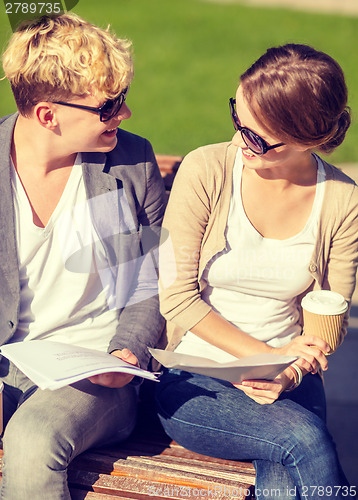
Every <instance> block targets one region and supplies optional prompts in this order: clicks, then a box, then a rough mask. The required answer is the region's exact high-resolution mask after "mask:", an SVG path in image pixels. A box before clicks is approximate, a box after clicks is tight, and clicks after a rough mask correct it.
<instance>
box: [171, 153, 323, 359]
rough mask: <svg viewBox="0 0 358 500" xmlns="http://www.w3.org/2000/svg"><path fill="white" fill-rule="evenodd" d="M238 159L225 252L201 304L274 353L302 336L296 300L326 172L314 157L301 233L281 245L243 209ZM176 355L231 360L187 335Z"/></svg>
mask: <svg viewBox="0 0 358 500" xmlns="http://www.w3.org/2000/svg"><path fill="white" fill-rule="evenodd" d="M240 153H241V152H240V151H239V153H238V155H237V157H236V162H235V165H234V170H233V191H232V197H231V203H230V209H229V215H228V220H227V226H226V233H225V234H226V249H225V250H223V251H222V252H220V253H219V254H217V255H215V256H214V258H213V259H211V261H210V262H209V263H208V265H207V267H206V269H205V270H204V273H203V279H204V280H205V281H206V283H207V286H206V287H205V288H204V290H203V292H202V298H203V300H205V302H207V303H208V304H210V305H211V306H212V307H213V309H214V310H215V311H217V312H218V313H220V314H221V315H222V316H223V317H224V318H225V319H227V320H228V321H230V322H231V323H233V324H234V325H236V326H237V327H238V328H240V330H242V331H244V332H245V333H248V334H249V335H251V336H252V337H254V338H256V339H258V340H261V341H263V342H266V343H267V344H269V345H270V346H272V347H280V346H282V345H285V344H287V343H288V342H290V341H291V340H292V339H293V338H294V337H295V336H297V335H299V334H300V332H301V327H300V325H299V324H298V320H299V311H298V308H297V303H296V297H297V295H299V294H300V293H302V292H304V290H306V289H307V287H308V286H309V285H310V284H311V282H312V276H311V275H310V273H309V270H308V267H309V262H310V258H311V256H312V252H313V248H314V245H315V242H316V236H317V227H318V220H319V214H320V210H321V205H322V200H323V195H324V180H325V171H324V167H323V164H322V162H321V160H320V159H319V158H318V157H316V159H317V164H318V172H317V187H316V194H315V199H314V203H313V208H312V211H311V214H310V216H309V219H308V221H307V223H306V225H305V227H304V228H303V230H302V231H300V232H299V233H298V234H296V235H295V236H293V237H291V238H288V239H285V240H276V239H270V238H264V237H263V236H261V234H260V233H259V232H258V231H257V230H256V229H255V228H254V226H253V225H252V224H251V222H250V221H249V219H248V218H247V216H246V213H245V210H244V207H243V203H242V197H241V177H242V169H243V164H242V159H241V154H240ZM176 351H177V352H182V353H186V354H193V355H200V356H204V357H208V358H211V359H215V360H217V361H222V362H225V361H231V360H233V359H235V358H234V356H232V355H231V354H228V353H226V352H225V351H223V350H221V349H219V348H217V347H215V346H213V345H211V344H209V343H207V342H205V341H204V340H202V339H200V338H199V337H197V336H196V335H194V334H193V333H191V332H187V334H186V335H185V336H184V337H183V340H182V341H181V343H180V344H179V346H178V347H177V349H176Z"/></svg>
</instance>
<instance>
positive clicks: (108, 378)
mask: <svg viewBox="0 0 358 500" xmlns="http://www.w3.org/2000/svg"><path fill="white" fill-rule="evenodd" d="M111 355H112V356H116V357H117V358H119V359H123V361H127V363H130V364H131V365H134V366H138V365H139V363H138V359H137V358H136V356H135V355H134V354H133V353H132V352H131V351H130V350H129V349H122V350H120V349H118V350H117V351H113V352H112V353H111ZM133 377H134V375H130V374H128V373H113V372H110V373H101V374H100V375H94V376H93V377H89V380H90V381H91V382H92V383H93V384H98V385H103V386H104V387H111V388H113V389H116V388H117V389H119V388H120V387H124V386H125V385H127V384H129V382H130V381H131V380H132V379H133Z"/></svg>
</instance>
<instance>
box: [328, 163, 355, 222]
mask: <svg viewBox="0 0 358 500" xmlns="http://www.w3.org/2000/svg"><path fill="white" fill-rule="evenodd" d="M321 161H322V163H323V165H324V169H325V174H326V185H327V187H326V191H327V193H326V194H327V196H326V199H328V200H329V203H330V205H331V207H335V208H336V210H338V213H343V212H344V210H343V207H346V208H347V210H348V211H350V210H354V211H355V212H357V215H358V186H357V184H356V182H355V181H354V180H353V179H352V178H351V177H349V175H347V174H346V173H344V172H343V171H342V170H341V169H339V168H338V167H335V166H334V165H332V164H330V163H328V162H326V161H324V160H322V158H321Z"/></svg>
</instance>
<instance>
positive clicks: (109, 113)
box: [54, 87, 128, 122]
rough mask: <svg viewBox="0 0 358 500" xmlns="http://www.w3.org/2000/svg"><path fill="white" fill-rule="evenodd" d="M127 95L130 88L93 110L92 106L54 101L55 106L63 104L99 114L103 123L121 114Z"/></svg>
mask: <svg viewBox="0 0 358 500" xmlns="http://www.w3.org/2000/svg"><path fill="white" fill-rule="evenodd" d="M127 93H128V87H127V88H126V89H124V90H123V92H121V93H120V94H119V95H118V96H117V97H116V98H115V99H108V101H106V102H105V103H104V104H102V106H100V107H99V108H93V107H92V106H82V105H81V104H73V103H72V102H64V101H54V104H62V106H69V107H70V108H78V109H85V110H86V111H92V112H93V113H98V114H99V119H100V120H101V122H108V121H109V120H111V119H112V118H114V117H115V116H116V115H117V114H118V113H119V111H120V109H121V107H122V105H123V103H124V101H125V100H126V97H127Z"/></svg>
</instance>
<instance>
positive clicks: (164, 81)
mask: <svg viewBox="0 0 358 500" xmlns="http://www.w3.org/2000/svg"><path fill="white" fill-rule="evenodd" d="M73 3H74V2H73ZM73 11H74V12H76V13H77V14H79V15H81V16H83V17H84V18H86V19H87V20H89V21H91V22H93V23H95V24H97V25H100V26H102V27H107V26H108V25H109V24H110V26H111V29H112V30H113V31H114V32H116V34H117V35H118V36H121V37H125V38H128V39H130V40H132V41H133V48H134V61H135V78H134V81H133V84H132V86H131V89H130V93H129V95H128V99H127V102H128V105H129V107H130V108H131V110H132V113H133V114H132V117H131V119H130V120H128V121H125V122H123V124H122V126H123V128H125V129H127V130H130V131H131V132H134V133H136V134H139V135H143V136H145V137H147V138H148V139H149V140H150V141H151V142H152V144H153V147H154V150H155V152H156V153H161V154H178V155H185V154H186V153H188V152H189V151H190V150H192V149H194V148H196V147H198V146H201V145H204V144H208V143H213V142H221V141H227V140H230V139H231V137H232V135H233V127H232V122H231V118H230V115H229V106H228V100H229V98H230V97H232V96H234V95H235V92H236V88H237V85H238V81H239V77H240V74H241V73H242V72H243V71H245V69H246V68H247V67H248V66H249V65H251V64H252V62H254V61H255V60H256V59H257V58H258V57H259V56H260V55H261V54H262V53H263V52H264V51H265V50H266V49H267V48H268V47H270V46H276V45H281V44H285V43H289V42H295V43H305V44H309V45H312V46H314V47H315V48H316V49H319V50H323V51H325V52H328V53H329V54H330V55H331V56H333V57H334V58H335V59H337V60H338V62H339V63H340V64H341V66H342V68H343V71H344V73H345V75H346V80H347V85H348V88H349V105H350V107H351V109H352V118H353V124H352V126H351V128H350V130H349V131H348V134H347V137H346V140H345V142H344V144H343V145H342V146H341V147H340V148H339V149H338V150H337V151H336V152H334V153H333V155H331V156H330V161H331V162H332V163H335V164H337V165H338V166H340V167H341V168H342V169H343V170H346V171H347V172H348V173H349V174H350V175H352V176H353V177H354V178H356V177H357V178H358V166H357V167H356V165H355V163H356V162H357V159H358V50H357V49H358V0H340V1H338V0H246V1H245V0H242V1H241V0H104V1H100V0H79V2H78V3H77V5H75V7H74V8H73ZM10 35H11V26H10V23H9V20H8V18H7V16H6V14H5V2H4V3H0V47H1V51H3V48H4V46H5V45H6V41H7V40H8V38H9V37H10ZM0 73H1V76H3V73H2V71H1V72H0ZM14 110H15V104H14V101H13V98H12V94H11V91H10V88H9V84H8V82H7V81H6V80H5V81H4V80H3V81H0V115H1V116H3V115H6V114H9V113H11V112H13V111H14ZM357 358H358V297H357V298H355V300H354V302H353V307H352V319H351V326H350V328H349V332H348V335H347V338H346V340H345V342H344V344H343V345H342V347H341V348H340V349H339V350H338V352H337V353H336V354H335V355H334V356H332V358H330V363H329V370H328V372H327V374H326V375H325V380H326V392H327V402H328V427H329V429H330V431H331V433H332V434H333V436H334V438H335V441H336V443H337V446H338V451H339V454H340V457H341V461H342V464H343V468H344V470H345V472H346V474H347V476H348V478H349V480H350V482H351V484H352V485H355V486H357V485H358V450H357V443H358V430H357V422H358V391H357V388H356V385H355V382H356V380H357V375H358V363H357Z"/></svg>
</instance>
